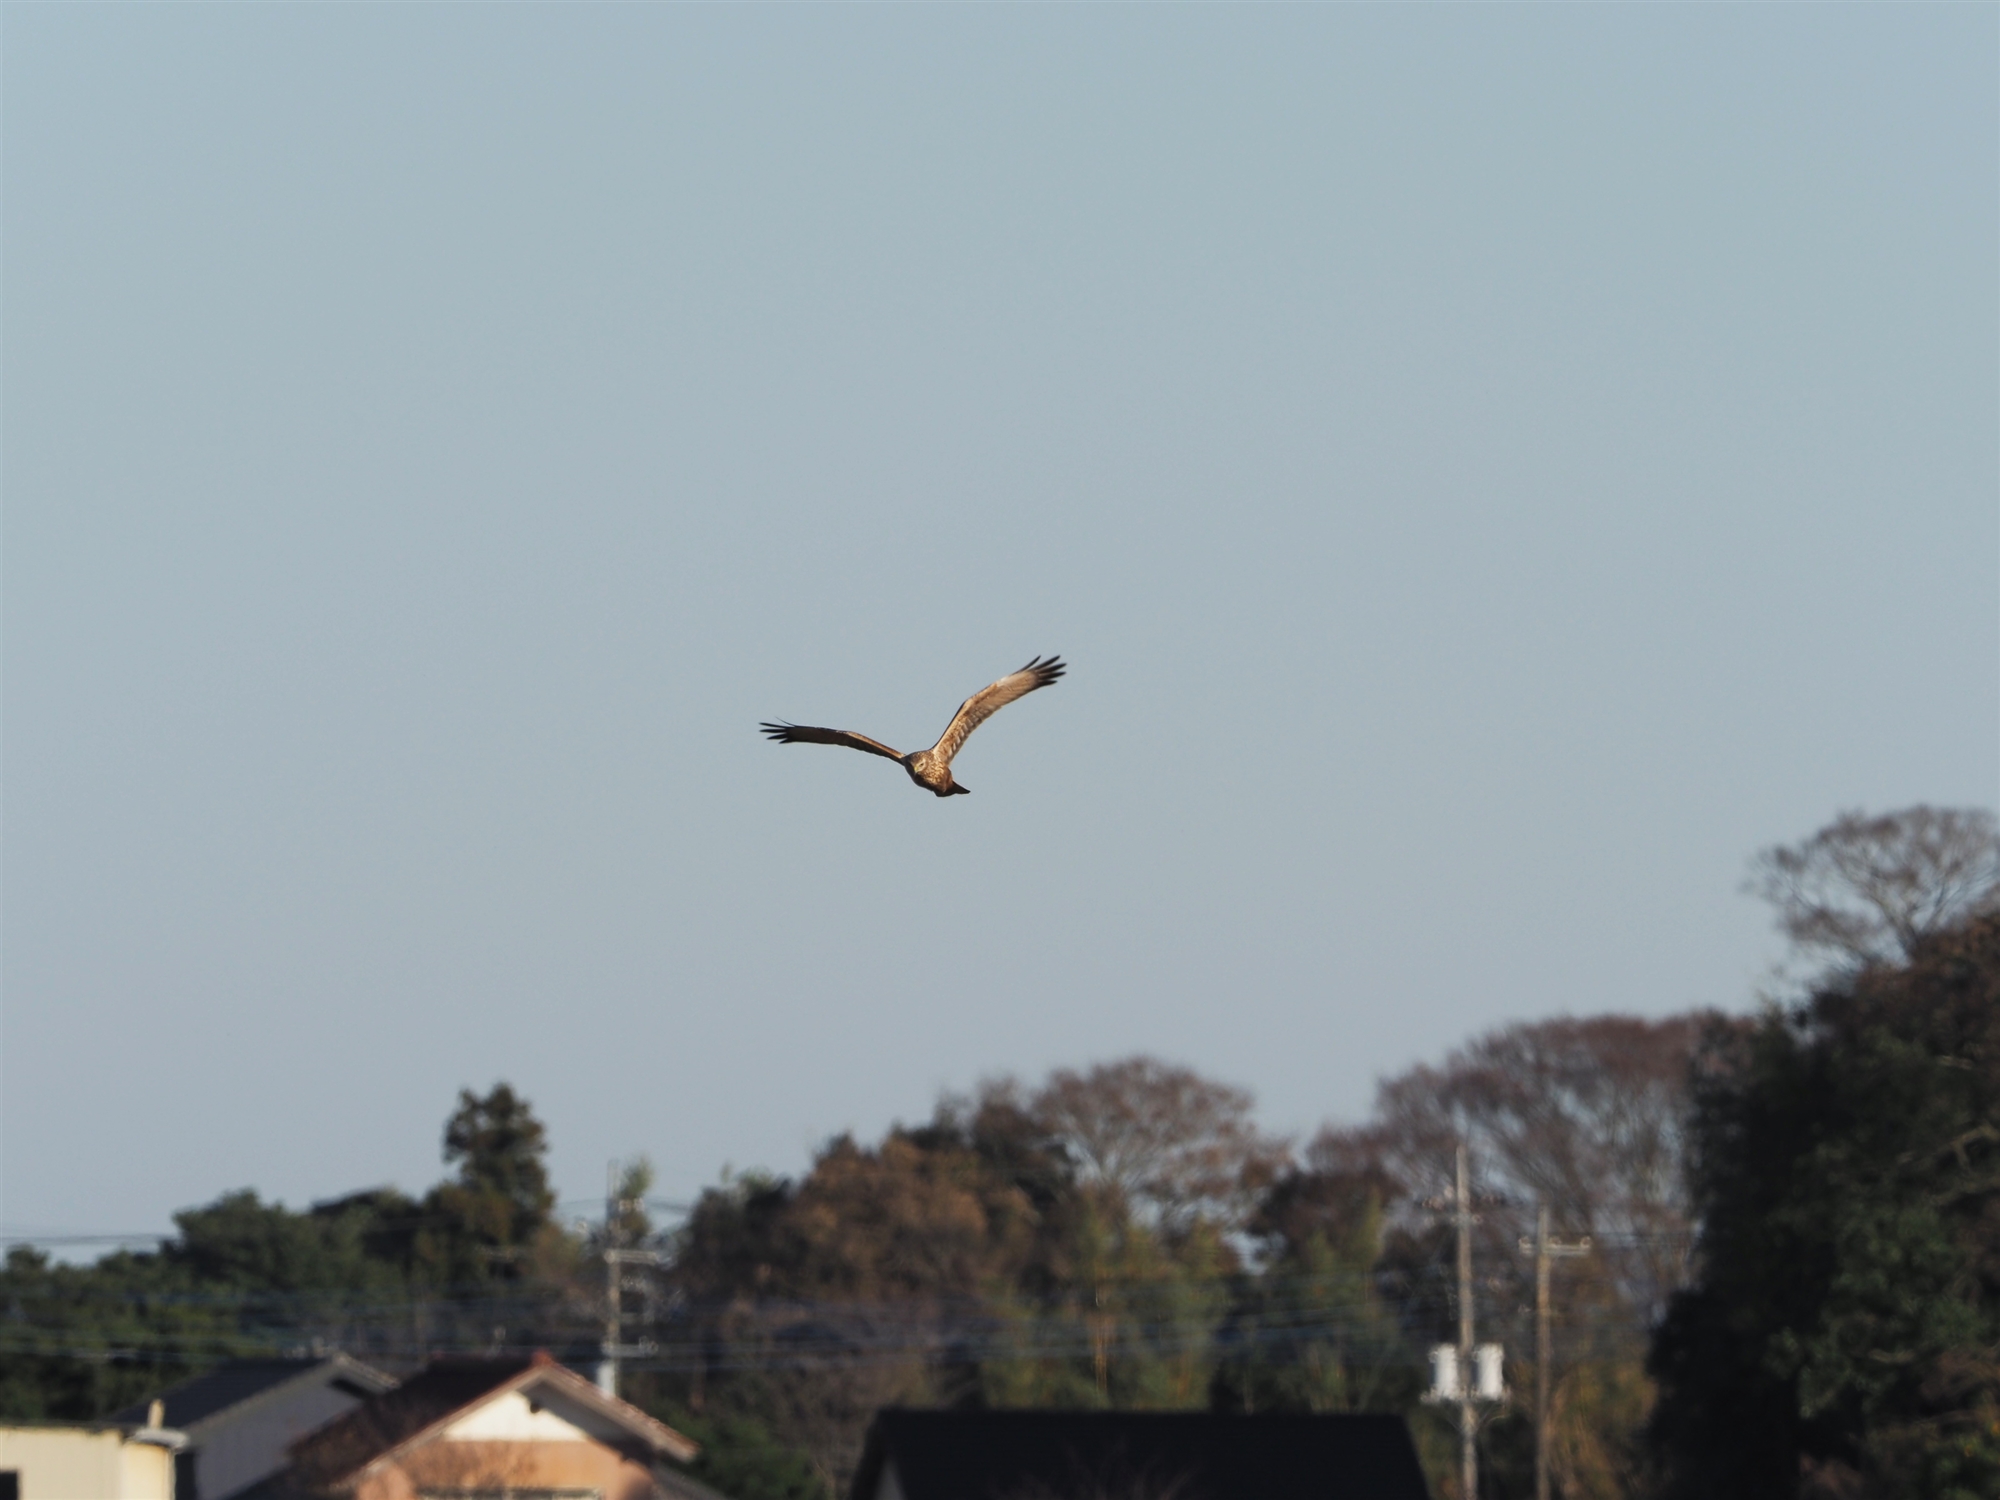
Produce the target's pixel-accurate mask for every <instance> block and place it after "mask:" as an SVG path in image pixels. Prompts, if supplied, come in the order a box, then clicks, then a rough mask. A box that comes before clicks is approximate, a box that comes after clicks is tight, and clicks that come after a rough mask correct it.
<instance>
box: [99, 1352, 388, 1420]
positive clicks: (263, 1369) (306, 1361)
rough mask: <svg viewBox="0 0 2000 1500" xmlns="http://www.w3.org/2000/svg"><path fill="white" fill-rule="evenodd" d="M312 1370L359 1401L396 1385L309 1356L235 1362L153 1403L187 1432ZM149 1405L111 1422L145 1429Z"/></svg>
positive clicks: (340, 1362) (342, 1362) (373, 1373)
mask: <svg viewBox="0 0 2000 1500" xmlns="http://www.w3.org/2000/svg"><path fill="white" fill-rule="evenodd" d="M315 1370H323V1371H324V1373H325V1374H326V1375H327V1376H328V1377H329V1379H330V1380H334V1381H338V1380H343V1379H344V1380H348V1381H350V1382H351V1383H352V1384H353V1386H354V1390H353V1395H354V1396H355V1398H356V1399H358V1400H359V1399H365V1398H367V1397H368V1396H371V1395H373V1394H374V1393H375V1392H376V1391H379V1390H384V1389H387V1388H388V1387H389V1386H391V1385H393V1384H395V1382H394V1381H392V1380H391V1379H390V1378H389V1377H388V1376H387V1375H384V1374H382V1372H381V1371H379V1370H371V1369H369V1368H368V1366H366V1365H364V1364H362V1363H360V1362H359V1361H358V1360H353V1359H349V1358H347V1357H346V1356H345V1355H339V1354H334V1355H312V1356H307V1357H304V1358H300V1359H233V1360H231V1361H230V1362H229V1363H228V1364H226V1365H222V1366H221V1367H219V1368H217V1369H214V1370H210V1371H209V1372H208V1373H207V1374H206V1375H197V1376H195V1377H194V1379H192V1380H183V1381H182V1382H181V1383H180V1384H179V1385H177V1386H173V1387H170V1388H169V1389H168V1390H165V1391H163V1392H161V1393H160V1395H159V1396H158V1397H157V1398H156V1399H158V1400H159V1401H160V1402H162V1403H163V1404H164V1405H165V1406H166V1415H165V1416H164V1417H163V1418H162V1421H163V1422H164V1424H165V1425H166V1426H168V1427H172V1428H187V1427H191V1426H193V1425H194V1424H195V1423H196V1422H200V1421H202V1420H204V1419H205V1418H208V1417H212V1416H214V1415H215V1414H216V1413H217V1412H220V1411H225V1410H227V1409H228V1408H229V1407H232V1406H239V1405H241V1404H242V1403H243V1402H245V1401H249V1400H253V1399H254V1398H256V1397H258V1396H261V1395H263V1394H264V1393H265V1392H266V1391H270V1390H274V1389H276V1388H277V1387H278V1386H281V1385H284V1384H286V1383H288V1382H290V1381H293V1380H296V1379H298V1378H299V1377H300V1376H301V1375H306V1374H310V1373H311V1372H313V1371H315ZM151 1405H152V1402H151V1401H141V1402H139V1403H137V1404H136V1405H133V1406H128V1407H126V1408H125V1409H124V1410H123V1411H121V1412H119V1413H117V1414H116V1415H115V1416H113V1417H112V1420H113V1421H114V1422H128V1423H133V1424H140V1423H144V1422H145V1421H146V1417H147V1410H148V1408H149V1407H150V1406H151Z"/></svg>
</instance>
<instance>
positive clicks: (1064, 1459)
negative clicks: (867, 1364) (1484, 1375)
mask: <svg viewBox="0 0 2000 1500" xmlns="http://www.w3.org/2000/svg"><path fill="white" fill-rule="evenodd" d="M890 1459H893V1460H894V1461H895V1465H896V1477H897V1480H898V1482H899V1484H900V1486H901V1489H902V1494H903V1500H1429V1495H1430V1491H1429V1488H1428V1486H1427V1485H1426V1484H1425V1482H1424V1476H1423V1470H1422V1469H1421V1468H1419V1467H1418V1465H1417V1451H1416V1447H1415V1445H1414V1444H1413V1443H1412V1442H1411V1441H1410V1431H1409V1427H1408V1426H1407V1425H1406V1424H1405V1423H1404V1421H1403V1419H1402V1418H1401V1417H1399V1416H1381V1415H1369V1414H1343V1415H1327V1416H1308V1415H1271V1416H1247V1417H1246V1416H1212V1415H1210V1414H1208V1413H1206V1412H1080V1411H902V1410H897V1409H893V1408H892V1409H890V1410H887V1411H883V1412H880V1413H878V1414H877V1415H876V1418H875V1422H874V1425H873V1426H872V1427H870V1428H869V1431H868V1445H867V1448H866V1450H865V1451H864V1453H863V1454H862V1459H861V1467H860V1469H859V1471H857V1473H856V1474H855V1477H854V1487H853V1490H852V1491H851V1496H852V1500H875V1494H876V1489H877V1486H878V1485H879V1483H880V1480H881V1474H882V1467H883V1464H884V1463H885V1462H886V1461H887V1460H890Z"/></svg>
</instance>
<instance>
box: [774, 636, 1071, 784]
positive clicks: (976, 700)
mask: <svg viewBox="0 0 2000 1500" xmlns="http://www.w3.org/2000/svg"><path fill="white" fill-rule="evenodd" d="M1065 670H1066V669H1065V668H1064V666H1063V663H1062V658H1061V657H1059V656H1051V657H1050V658H1049V659H1048V660H1047V661H1043V660H1042V659H1041V658H1040V657H1039V656H1038V657H1036V658H1035V659H1034V660H1033V661H1031V662H1029V663H1028V664H1027V665H1026V666H1025V667H1023V668H1021V670H1020V671H1018V672H1009V673H1008V674H1007V675H1006V676H1005V677H1003V678H1001V679H1000V680H999V681H998V682H996V683H994V684H993V685H992V686H991V687H983V688H981V689H980V690H979V691H978V692H976V693H974V694H973V695H972V696H971V697H970V698H967V699H966V700H965V701H964V702H963V703H961V704H959V706H958V712H957V713H955V714H953V715H952V716H951V722H950V723H949V724H947V725H945V727H944V733H943V734H941V735H939V736H938V742H937V743H936V744H935V745H933V746H931V747H930V749H928V750H912V751H911V752H910V753H909V754H908V755H900V754H898V753H897V752H896V751H894V750H891V749H890V748H889V747H888V746H887V745H885V744H883V743H882V742H881V741H880V740H871V739H869V738H868V736H867V735H865V734H856V733H854V732H853V731H852V730H849V729H813V728H810V727H809V726H807V725H804V724H766V725H764V726H763V730H764V733H766V734H768V735H769V736H770V737H771V738H772V739H774V740H776V741H777V742H778V743H779V744H781V745H846V746H847V747H848V748H849V749H853V750H866V751H867V752H868V753H869V754H870V755H883V756H887V757H888V758H889V759H890V760H893V761H895V762H897V763H898V764H899V765H901V766H902V768H903V769H904V770H905V771H908V772H909V773H910V780H912V781H914V782H915V783H916V784H917V785H918V786H920V787H923V788H924V789H925V790H926V791H929V792H931V793H933V794H934V795H936V796H939V797H952V796H958V795H961V794H963V793H966V792H969V791H971V790H972V788H970V787H964V786H960V785H959V784H958V783H957V782H956V781H954V780H952V776H951V758H952V757H953V756H954V755H956V754H958V752H959V749H960V747H962V746H963V745H964V744H965V740H966V736H967V735H969V734H971V733H972V731H973V730H975V729H977V728H978V727H979V726H980V725H981V724H984V723H985V722H986V721H987V720H988V719H990V718H992V717H993V715H994V714H996V713H998V712H999V711H1000V710H1001V709H1003V708H1005V707H1006V706H1007V705H1008V704H1010V703H1012V702H1013V701H1014V700H1015V699H1016V698H1024V697H1026V696H1027V695H1028V694H1029V693H1032V692H1033V691H1034V690H1035V689H1036V688H1045V687H1047V686H1048V685H1049V684H1050V683H1052V682H1054V681H1055V680H1056V679H1057V678H1058V677H1060V676H1062V674H1063V672H1064V671H1065Z"/></svg>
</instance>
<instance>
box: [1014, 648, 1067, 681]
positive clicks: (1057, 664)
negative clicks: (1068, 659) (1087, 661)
mask: <svg viewBox="0 0 2000 1500" xmlns="http://www.w3.org/2000/svg"><path fill="white" fill-rule="evenodd" d="M1021 670H1022V671H1024V672H1033V673H1034V674H1035V686H1037V687H1047V686H1048V685H1049V684H1050V683H1052V682H1054V681H1055V680H1056V679H1057V678H1058V677H1060V676H1062V674H1063V673H1065V672H1067V671H1068V670H1069V667H1068V665H1067V664H1066V663H1065V662H1064V661H1063V659H1062V658H1061V657H1060V656H1051V657H1050V658H1049V659H1048V660H1047V661H1043V660H1042V659H1041V658H1040V657H1039V656H1038V657H1036V658H1035V659H1034V660H1033V661H1031V662H1029V663H1028V664H1027V666H1025V667H1023V668H1022V669H1021Z"/></svg>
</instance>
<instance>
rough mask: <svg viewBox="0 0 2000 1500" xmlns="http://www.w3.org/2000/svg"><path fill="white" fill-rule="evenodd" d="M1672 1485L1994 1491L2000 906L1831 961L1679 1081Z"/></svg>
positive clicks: (1659, 1344)
mask: <svg viewBox="0 0 2000 1500" xmlns="http://www.w3.org/2000/svg"><path fill="white" fill-rule="evenodd" d="M1694 1180H1695V1187H1696V1196H1697V1203H1698V1206H1699V1209H1700V1213H1701V1220H1702V1234H1701V1241H1700V1273H1699V1276H1698V1279H1697V1281H1696V1283H1695V1285H1694V1286H1693V1287H1692V1288H1691V1289H1690V1290H1688V1291H1687V1292H1685V1293H1683V1294H1681V1295H1680V1296H1678V1297H1677V1298H1675V1300H1674V1303H1673V1305H1672V1308H1671V1310H1670V1313H1669V1315H1668V1317H1667V1319H1666V1322H1665V1324H1664V1326H1663V1327H1662V1329H1661V1330H1660V1333H1659V1335H1658V1338H1657V1340H1656V1342H1655V1345H1654V1350H1653V1356H1652V1369H1653V1372H1654V1373H1655V1375H1656V1376H1657V1377H1658V1379H1659V1380H1660V1382H1661V1386H1662V1396H1661V1400H1660V1404H1659V1407H1658V1411H1657V1414H1656V1417H1655V1421H1654V1424H1653V1431H1654V1435H1655V1438H1656V1440H1657V1442H1658V1444H1659V1445H1660V1449H1661V1452H1662V1455H1663V1458H1664V1460H1665V1462H1666V1463H1667V1465H1668V1469H1669V1475H1670V1493H1671V1494H1674V1495H1687V1496H1694V1495H1701V1496H1712V1497H1718V1500H1731V1497H1736V1496H1742V1497H1750V1496H1759V1497H1766V1496H1776V1497H1782V1496H1788V1495H1799V1494H1802V1493H1803V1494H1822V1495H1829V1496H1831V1495H1841V1496H1855V1497H1861V1496H1884V1497H1887V1496H1909V1497H1940V1500H1942V1497H1961V1496H1963V1497H1971V1496H1975V1495H1992V1494H1995V1493H1996V1492H2000V1356H1996V1353H1995V1351H1996V1349H2000V918H1984V919H1980V920H1976V921H1973V922H1970V923H1968V924H1966V925H1964V926H1962V927H1960V928H1958V929H1956V930H1952V931H1947V932H1944V933H1939V934H1932V935H1930V936H1928V937H1925V938H1923V939H1921V940H1920V941H1918V942H1917V943H1916V944H1915V945H1914V957H1913V958H1912V960H1911V961H1910V962H1909V963H1907V964H1895V965H1891V964H1888V963H1877V964H1874V965H1872V966H1869V967H1866V968H1862V969H1860V970H1859V971H1858V972H1853V973H1850V974H1847V975H1844V976H1839V977H1836V979H1834V980H1833V981H1832V982H1830V983H1829V984H1828V985H1827V986H1826V987H1824V988H1822V989H1821V990H1820V991H1819V992H1818V993H1817V994H1816V995H1814V996H1813V997H1812V999H1811V1000H1810V1001H1809V1002H1808V1003H1806V1004H1805V1005H1803V1006H1801V1007H1799V1008H1797V1009H1796V1010H1793V1011H1791V1012H1786V1013H1779V1012H1773V1013H1771V1014H1769V1015H1767V1016H1765V1017H1764V1019H1763V1020H1762V1022H1761V1023H1760V1024H1759V1025H1758V1026H1756V1027H1755V1028H1754V1029H1753V1030H1751V1031H1750V1032H1749V1033H1748V1034H1743V1033H1736V1034H1734V1035H1732V1034H1729V1033H1719V1034H1718V1038H1717V1042H1716V1045H1715V1046H1714V1047H1713V1048H1712V1050H1711V1052H1710V1054H1709V1056H1708V1057H1707V1059H1706V1065H1705V1068H1704V1072H1703V1074H1702V1078H1701V1081H1700V1083H1699V1085H1698V1087H1697V1094H1696V1114H1695V1155H1694Z"/></svg>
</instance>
